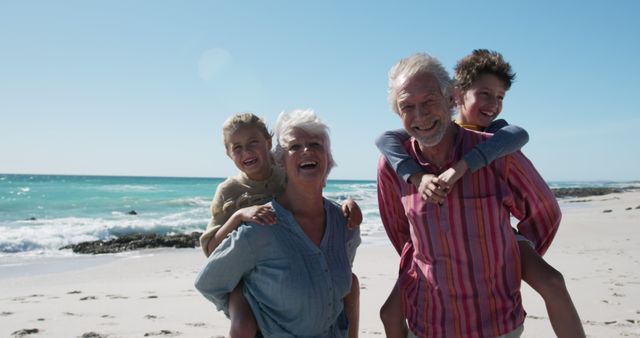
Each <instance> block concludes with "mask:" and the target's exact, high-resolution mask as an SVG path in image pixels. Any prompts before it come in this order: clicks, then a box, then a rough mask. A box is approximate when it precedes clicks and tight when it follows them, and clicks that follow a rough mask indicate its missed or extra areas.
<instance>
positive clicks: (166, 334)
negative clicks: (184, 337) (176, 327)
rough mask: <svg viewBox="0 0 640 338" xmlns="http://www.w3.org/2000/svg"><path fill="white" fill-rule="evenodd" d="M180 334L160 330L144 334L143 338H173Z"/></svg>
mask: <svg viewBox="0 0 640 338" xmlns="http://www.w3.org/2000/svg"><path fill="white" fill-rule="evenodd" d="M179 335H180V332H178V331H171V330H160V331H156V332H147V333H145V334H144V336H145V337H150V336H169V337H175V336H179Z"/></svg>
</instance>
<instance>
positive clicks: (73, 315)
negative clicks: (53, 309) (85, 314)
mask: <svg viewBox="0 0 640 338" xmlns="http://www.w3.org/2000/svg"><path fill="white" fill-rule="evenodd" d="M62 314H63V315H67V316H71V317H82V315H79V314H76V313H73V312H63V313H62Z"/></svg>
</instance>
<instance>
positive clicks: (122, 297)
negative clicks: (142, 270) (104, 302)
mask: <svg viewBox="0 0 640 338" xmlns="http://www.w3.org/2000/svg"><path fill="white" fill-rule="evenodd" d="M107 298H109V299H128V298H129V297H127V296H121V295H107Z"/></svg>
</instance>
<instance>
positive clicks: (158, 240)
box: [60, 232, 202, 255]
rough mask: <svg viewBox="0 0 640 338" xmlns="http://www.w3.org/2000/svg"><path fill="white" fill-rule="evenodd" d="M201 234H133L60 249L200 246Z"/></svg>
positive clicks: (85, 251) (98, 250)
mask: <svg viewBox="0 0 640 338" xmlns="http://www.w3.org/2000/svg"><path fill="white" fill-rule="evenodd" d="M201 234H202V233H200V232H192V233H191V234H176V235H166V236H162V235H158V234H131V235H125V236H121V237H118V238H114V239H111V240H108V241H90V242H81V243H78V244H70V245H67V246H64V247H62V248H60V250H64V249H71V250H73V252H75V253H81V254H94V255H95V254H105V253H117V252H123V251H130V250H140V249H152V248H163V247H168V248H195V247H196V246H200V242H199V241H198V238H200V235H201Z"/></svg>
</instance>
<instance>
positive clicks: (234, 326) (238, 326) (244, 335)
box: [229, 322, 256, 338]
mask: <svg viewBox="0 0 640 338" xmlns="http://www.w3.org/2000/svg"><path fill="white" fill-rule="evenodd" d="M255 336H256V330H255V329H253V328H249V327H247V325H243V324H242V323H239V322H235V323H231V327H230V329H229V337H231V338H254V337H255Z"/></svg>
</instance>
